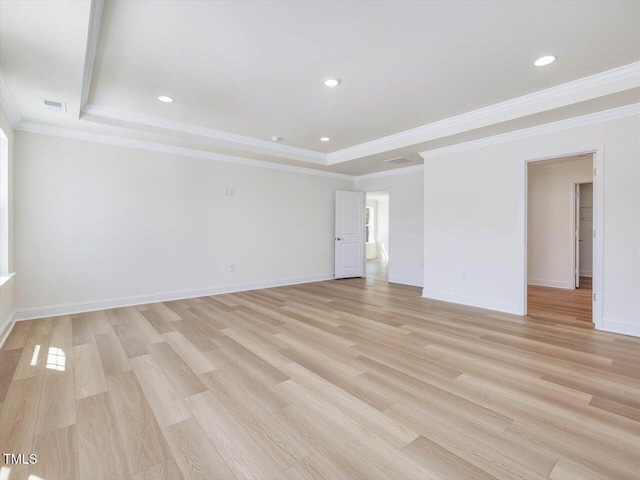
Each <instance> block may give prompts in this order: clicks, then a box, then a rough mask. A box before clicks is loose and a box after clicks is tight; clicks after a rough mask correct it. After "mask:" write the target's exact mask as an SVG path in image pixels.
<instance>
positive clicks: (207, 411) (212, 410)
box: [186, 391, 283, 478]
mask: <svg viewBox="0 0 640 480" xmlns="http://www.w3.org/2000/svg"><path fill="white" fill-rule="evenodd" d="M186 402H187V405H188V406H189V409H190V410H191V412H192V413H193V416H194V418H195V419H196V420H197V421H198V423H199V424H200V426H201V427H202V430H204V432H205V433H206V435H207V436H208V437H209V440H211V443H212V444H213V445H214V446H215V448H216V450H217V451H218V452H219V453H220V456H221V457H222V458H223V459H224V461H225V463H226V464H227V465H228V466H229V469H230V470H231V471H232V472H233V474H234V475H235V476H236V477H237V478H279V477H281V476H283V473H282V471H281V470H280V469H279V468H278V467H277V465H276V464H275V463H274V462H273V461H272V460H271V459H270V458H269V456H268V455H267V454H266V452H265V451H264V450H263V449H262V448H261V446H260V445H259V444H258V443H256V442H255V441H254V440H253V439H252V438H251V436H250V435H249V434H248V433H247V432H246V431H245V430H244V428H243V427H242V426H241V425H240V424H239V423H238V422H237V421H236V420H235V419H234V418H233V417H232V416H231V415H230V414H229V412H228V411H227V410H226V408H225V407H224V405H222V404H221V403H220V402H219V401H218V400H217V399H216V398H215V396H214V395H213V394H212V393H211V392H209V391H207V392H204V393H199V394H198V395H194V396H192V397H189V398H188V399H187V400H186Z"/></svg>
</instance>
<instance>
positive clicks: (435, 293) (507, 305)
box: [422, 288, 522, 315]
mask: <svg viewBox="0 0 640 480" xmlns="http://www.w3.org/2000/svg"><path fill="white" fill-rule="evenodd" d="M422 297H423V298H429V299H431V300H441V301H443V302H450V303H457V304H459V305H467V306H470V307H478V308H486V309H487V310H495V311H498V312H504V313H513V314H514V315H522V312H521V311H520V310H521V307H520V305H519V304H517V303H511V302H501V301H497V300H494V299H492V298H485V297H475V296H470V295H460V294H457V293H453V292H443V291H440V290H433V289H430V288H423V289H422Z"/></svg>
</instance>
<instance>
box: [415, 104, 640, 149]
mask: <svg viewBox="0 0 640 480" xmlns="http://www.w3.org/2000/svg"><path fill="white" fill-rule="evenodd" d="M634 115H640V103H634V104H632V105H625V106H624V107H618V108H613V109H611V110H604V111H602V112H596V113H590V114H588V115H582V116H580V117H573V118H568V119H566V120H560V121H557V122H551V123H545V124H544V125H538V126H535V127H530V128H525V129H522V130H515V131H513V132H507V133H502V134H500V135H494V136H491V137H484V138H479V139H477V140H472V141H470V142H464V143H458V144H455V145H449V146H447V147H441V148H435V149H433V150H427V151H425V152H420V156H421V157H422V158H424V159H425V160H427V159H428V158H434V157H439V156H442V155H447V154H451V153H456V152H462V151H465V150H472V149H475V148H480V147H486V146H489V145H496V144H499V143H505V142H510V141H513V140H518V139H521V138H527V137H534V136H537V135H543V134H545V133H553V132H558V131H561V130H567V129H570V128H576V127H584V126H586V125H592V124H595V123H601V122H606V121H608V120H615V119H618V118H624V117H631V116H634Z"/></svg>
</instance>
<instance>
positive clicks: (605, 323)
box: [599, 318, 640, 337]
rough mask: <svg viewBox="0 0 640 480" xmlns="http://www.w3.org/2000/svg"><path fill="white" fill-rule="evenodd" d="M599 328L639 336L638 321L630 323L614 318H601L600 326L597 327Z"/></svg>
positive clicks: (639, 327)
mask: <svg viewBox="0 0 640 480" xmlns="http://www.w3.org/2000/svg"><path fill="white" fill-rule="evenodd" d="M599 330H604V331H606V332H612V333H621V334H623V335H632V336H634V337H640V323H630V322H628V321H624V320H618V319H614V318H603V319H602V328H599Z"/></svg>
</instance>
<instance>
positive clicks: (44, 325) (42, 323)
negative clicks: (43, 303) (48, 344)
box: [29, 318, 53, 337]
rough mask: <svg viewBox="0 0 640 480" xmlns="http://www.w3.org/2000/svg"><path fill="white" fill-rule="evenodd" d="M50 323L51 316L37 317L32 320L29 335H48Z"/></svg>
mask: <svg viewBox="0 0 640 480" xmlns="http://www.w3.org/2000/svg"><path fill="white" fill-rule="evenodd" d="M52 323H53V319H52V318H39V319H37V320H34V321H33V324H32V325H31V329H30V330H29V336H30V337H40V336H42V335H49V334H50V333H51V325H52Z"/></svg>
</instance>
